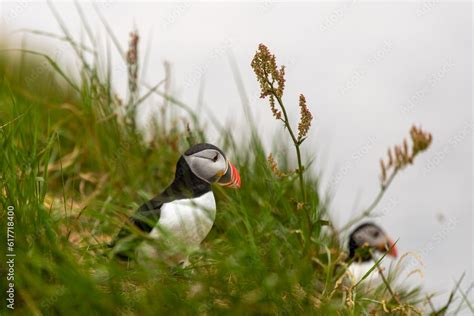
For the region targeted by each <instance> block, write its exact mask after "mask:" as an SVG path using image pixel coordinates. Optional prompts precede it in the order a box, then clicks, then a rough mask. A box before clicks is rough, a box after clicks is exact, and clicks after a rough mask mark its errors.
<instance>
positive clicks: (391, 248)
mask: <svg viewBox="0 0 474 316" xmlns="http://www.w3.org/2000/svg"><path fill="white" fill-rule="evenodd" d="M387 240H388V241H387V243H386V244H382V245H380V247H378V248H379V250H380V251H381V252H386V251H388V252H387V255H389V256H392V257H394V258H396V257H397V256H398V251H397V246H396V245H395V243H394V242H393V241H392V240H391V239H390V238H387Z"/></svg>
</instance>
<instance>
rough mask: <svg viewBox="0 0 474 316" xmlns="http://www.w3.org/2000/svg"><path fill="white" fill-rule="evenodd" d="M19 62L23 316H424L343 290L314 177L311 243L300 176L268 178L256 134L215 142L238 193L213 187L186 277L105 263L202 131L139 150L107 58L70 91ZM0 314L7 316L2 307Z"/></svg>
mask: <svg viewBox="0 0 474 316" xmlns="http://www.w3.org/2000/svg"><path fill="white" fill-rule="evenodd" d="M11 54H15V53H14V52H8V53H4V54H3V55H2V56H0V143H1V151H0V192H1V194H0V203H1V208H2V210H6V209H7V207H8V206H14V208H15V253H16V257H15V258H16V263H15V289H16V296H15V298H16V302H15V311H14V312H15V313H16V314H18V315H41V314H44V315H56V314H57V315H63V314H65V315H99V314H100V315H117V314H119V315H163V314H165V313H168V314H173V315H175V314H178V315H181V314H197V313H199V314H236V315H241V314H304V315H306V314H309V315H311V314H313V315H314V314H319V315H332V314H338V315H360V314H368V313H377V314H384V313H386V312H387V311H389V310H391V311H392V312H393V313H395V314H400V315H402V314H403V315H404V314H408V313H412V314H413V313H416V312H417V311H418V310H421V309H423V308H424V296H423V295H422V294H420V292H419V290H418V289H415V290H406V289H403V288H396V289H395V291H396V292H397V293H398V295H399V297H400V302H397V300H395V299H393V298H392V297H391V295H390V294H389V293H388V292H387V290H386V288H385V286H384V285H383V284H382V285H381V286H379V287H377V288H372V289H369V288H367V287H365V286H364V285H363V284H362V285H360V286H357V287H356V288H353V287H351V284H350V283H348V280H347V279H345V281H343V282H341V280H342V276H343V274H344V272H345V271H346V268H347V265H346V264H345V263H344V262H345V259H344V251H345V249H344V245H340V244H339V241H338V239H337V236H335V235H333V234H331V231H330V230H329V229H326V228H324V226H322V225H325V224H326V222H325V221H326V220H328V219H329V218H328V216H327V214H328V210H327V209H326V206H325V203H324V201H323V199H322V198H321V196H320V194H319V192H318V187H319V185H318V179H317V177H315V176H314V175H312V174H310V173H307V174H305V182H304V186H305V190H306V195H307V203H306V204H307V207H308V209H309V210H310V213H311V222H312V224H313V229H312V231H311V234H309V232H308V225H307V218H306V214H304V213H303V211H302V210H299V209H298V207H297V202H299V201H298V200H297V197H298V196H300V192H301V191H300V190H301V187H300V185H299V181H298V180H299V179H298V177H295V176H291V177H277V176H275V175H274V173H273V172H272V170H271V168H270V167H269V164H268V162H267V156H268V154H269V153H268V152H266V151H265V150H264V148H263V146H262V143H261V140H260V139H259V138H258V136H257V135H256V133H252V134H251V135H250V136H249V137H248V139H245V140H243V141H242V143H240V144H238V145H237V144H236V143H235V141H234V137H233V135H232V131H230V130H226V129H222V130H221V134H222V135H223V136H222V140H221V142H220V143H219V144H216V145H218V146H221V147H222V148H223V149H224V151H225V152H226V153H227V155H228V156H229V157H230V159H231V160H232V162H233V163H234V164H235V165H236V166H237V168H238V169H239V171H240V174H241V176H242V188H241V189H240V190H223V189H221V188H220V187H215V188H214V192H215V193H216V199H217V208H218V212H217V218H216V222H215V225H214V227H213V229H212V231H211V233H210V234H209V235H208V237H207V238H206V240H205V241H204V243H203V244H202V247H201V250H200V251H198V252H196V253H194V254H193V255H192V256H191V263H192V265H191V267H190V268H187V269H179V268H175V267H170V266H167V265H166V264H165V263H163V262H159V261H157V262H150V263H149V264H147V265H146V266H144V265H139V264H135V263H131V264H124V263H123V262H120V261H117V260H110V259H109V258H108V257H107V256H106V255H104V250H103V248H101V247H100V246H97V245H101V244H103V243H104V242H107V241H110V240H111V239H112V238H113V237H114V235H115V234H116V233H117V232H118V230H119V229H120V227H121V221H120V215H121V214H131V213H133V212H134V211H135V210H136V208H137V207H138V206H139V204H141V203H142V202H144V201H145V200H146V199H147V198H149V197H151V196H153V195H154V194H156V193H158V192H160V191H161V190H162V189H164V188H165V187H166V186H167V185H168V184H169V183H170V181H171V180H172V177H173V175H174V166H175V163H176V161H177V159H178V157H179V155H180V152H183V151H184V150H185V149H186V148H187V147H188V146H189V144H190V143H193V142H199V141H205V131H204V130H202V128H201V127H200V126H201V122H200V121H199V119H198V118H197V116H196V115H195V114H193V113H192V112H188V114H187V116H186V119H187V120H188V121H189V122H190V131H187V130H186V129H185V128H183V127H182V126H180V125H173V124H171V123H170V124H168V126H167V127H164V126H163V125H160V124H156V126H155V133H154V137H153V140H152V141H151V142H148V143H145V142H144V141H143V139H142V136H141V135H140V133H139V132H137V130H136V129H135V127H134V125H133V124H126V123H125V124H122V123H121V122H120V120H119V119H117V116H115V115H113V113H114V109H115V108H116V107H117V106H120V105H119V103H118V102H117V101H116V98H115V97H114V91H112V88H111V86H110V84H109V83H110V82H111V78H110V77H109V76H108V74H109V72H108V71H107V70H108V67H110V65H108V64H107V60H105V61H104V60H96V63H95V66H94V67H92V66H90V65H89V66H87V67H86V66H85V65H84V68H83V70H82V72H81V76H80V78H81V79H80V82H75V83H74V87H73V88H71V85H70V84H68V82H67V80H65V79H64V76H65V75H66V72H63V70H62V68H61V65H56V64H55V63H54V60H49V61H48V63H47V64H46V65H47V70H43V71H42V73H41V78H47V79H48V80H35V81H34V83H33V84H27V83H28V82H30V81H31V80H28V78H31V76H32V71H34V70H35V69H36V68H37V67H38V65H40V64H41V63H42V62H43V61H44V56H30V54H27V53H25V52H23V53H21V52H16V54H20V55H21V54H23V58H22V60H21V63H20V64H18V63H15V62H13V61H12V60H11V59H9V58H8V56H11ZM78 58H80V59H81V56H80V55H79V56H78ZM97 58H98V57H97ZM82 61H83V62H85V60H84V59H82ZM70 81H72V80H70ZM256 84H257V83H256ZM164 98H165V99H167V100H168V101H169V102H170V104H171V106H176V107H180V108H183V107H186V105H184V104H182V103H179V102H178V101H177V100H175V99H173V98H172V97H171V96H169V95H165V96H164ZM186 108H187V107H186ZM269 115H270V113H269ZM249 121H251V120H249ZM276 143H278V142H276ZM279 146H282V145H279ZM236 148H246V150H244V151H243V150H236ZM303 150H304V149H303ZM277 161H278V164H279V166H280V168H281V169H283V170H287V169H291V168H293V169H294V168H295V167H294V166H292V162H291V161H290V159H288V158H285V157H277ZM5 213H6V212H1V213H0V214H2V215H1V216H0V227H1V230H2V232H3V231H4V229H5V227H6V225H7V223H6V222H7V218H6V214H5ZM0 235H1V237H0V243H1V245H2V246H1V249H4V247H3V245H4V244H5V243H6V236H5V234H4V233H2V234H0ZM2 260H3V259H2ZM1 272H2V273H1V275H2V277H3V275H4V274H5V273H6V272H7V267H6V266H5V265H4V263H3V262H2V265H1ZM374 273H376V271H375V272H374ZM394 277H395V276H394V275H393V274H391V275H390V276H389V280H392V279H393V278H394ZM1 284H2V288H1V291H2V293H5V291H6V284H5V282H4V280H2V282H1ZM400 303H401V304H400ZM0 311H1V313H2V314H3V313H5V312H9V310H7V309H6V304H4V302H2V304H1V307H0Z"/></svg>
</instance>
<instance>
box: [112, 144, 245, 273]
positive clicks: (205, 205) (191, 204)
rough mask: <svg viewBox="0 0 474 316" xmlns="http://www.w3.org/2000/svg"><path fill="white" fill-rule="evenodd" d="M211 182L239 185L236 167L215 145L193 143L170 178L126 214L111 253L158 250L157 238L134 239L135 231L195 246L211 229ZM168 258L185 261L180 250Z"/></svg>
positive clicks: (153, 254)
mask: <svg viewBox="0 0 474 316" xmlns="http://www.w3.org/2000/svg"><path fill="white" fill-rule="evenodd" d="M213 183H217V184H219V185H221V186H225V187H230V188H239V187H240V175H239V172H238V171H237V169H236V168H235V167H234V165H232V163H231V162H230V161H229V160H228V159H227V158H226V156H225V155H224V153H223V152H222V150H220V149H219V148H218V147H216V146H214V145H211V144H207V143H202V144H197V145H194V146H192V147H191V148H189V149H188V150H187V151H186V152H185V153H184V154H183V155H181V157H180V158H179V160H178V162H177V164H176V172H175V178H174V181H173V182H172V183H171V184H170V185H169V186H168V187H167V188H166V189H165V190H164V191H163V192H161V193H160V194H158V195H157V196H155V197H154V198H152V199H151V200H149V201H148V202H146V203H145V204H143V205H142V206H140V208H139V209H138V211H137V212H136V213H135V214H134V215H132V216H131V217H130V218H129V219H128V222H127V224H126V225H125V226H124V227H123V228H122V229H121V231H120V232H119V233H118V235H117V238H116V239H115V241H114V242H113V243H112V245H111V246H112V247H114V251H113V254H114V255H116V256H118V257H119V258H122V259H129V258H131V257H135V255H138V256H139V257H143V256H145V257H156V256H157V255H158V253H159V252H158V250H157V249H156V248H157V247H156V242H155V244H153V243H150V242H146V241H145V242H144V241H143V239H138V240H137V238H136V237H137V234H136V233H133V231H134V230H135V232H137V230H138V231H140V232H142V233H143V234H145V235H147V236H148V237H149V239H151V240H160V239H161V240H162V239H164V238H163V237H165V236H166V237H170V238H166V240H167V242H169V243H171V244H179V245H180V246H183V247H185V248H186V249H193V248H197V247H198V246H199V244H200V243H201V242H202V241H203V240H204V238H205V237H206V236H207V234H208V233H209V231H210V230H211V228H212V225H213V224H214V220H215V216H216V201H215V198H214V194H213V192H212V190H211V184H213ZM145 239H147V238H145ZM133 242H134V243H133ZM172 260H173V263H176V262H178V263H179V264H181V265H183V266H184V265H187V263H188V261H187V255H186V254H183V253H180V254H179V255H176V254H175V255H174V258H173V259H172Z"/></svg>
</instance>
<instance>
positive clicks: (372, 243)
mask: <svg viewBox="0 0 474 316" xmlns="http://www.w3.org/2000/svg"><path fill="white" fill-rule="evenodd" d="M387 251H388V252H387ZM385 252H387V255H388V256H391V257H393V258H396V257H397V247H396V245H395V244H394V243H393V241H392V239H391V238H390V237H389V236H388V235H387V234H386V233H385V232H384V231H383V230H382V228H380V227H379V226H377V225H376V224H374V223H364V224H361V225H359V226H358V227H356V228H355V229H354V230H353V231H352V233H351V234H350V236H349V260H350V261H349V262H350V263H353V264H351V265H350V266H349V271H350V273H351V274H352V276H353V278H354V281H356V282H357V281H359V280H360V279H361V278H362V277H363V276H364V275H365V274H366V272H367V271H369V269H370V268H372V266H373V265H374V262H375V261H376V260H377V258H376V255H380V254H383V253H385ZM379 278H380V276H379V274H378V273H372V274H370V275H369V277H368V278H367V279H365V280H364V283H366V284H367V283H368V284H371V283H372V282H375V284H377V283H379V282H380V279H379Z"/></svg>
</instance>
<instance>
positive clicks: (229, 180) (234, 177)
mask: <svg viewBox="0 0 474 316" xmlns="http://www.w3.org/2000/svg"><path fill="white" fill-rule="evenodd" d="M217 176H219V177H220V178H219V180H218V181H217V183H218V184H219V185H222V186H224V187H228V188H233V189H238V188H240V174H239V172H238V171H237V169H236V168H235V167H234V165H233V164H232V163H231V162H230V161H229V160H227V170H225V171H224V172H222V173H221V174H217Z"/></svg>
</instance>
